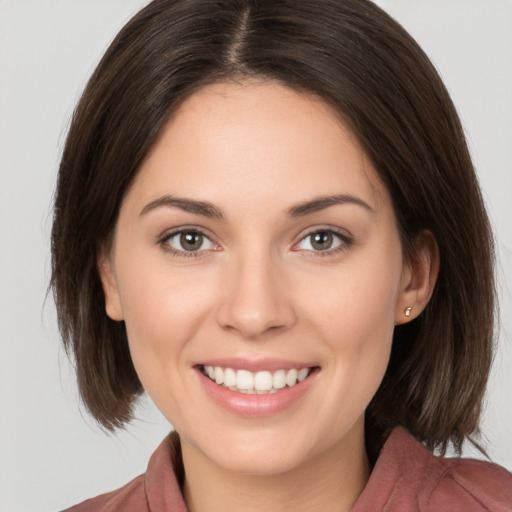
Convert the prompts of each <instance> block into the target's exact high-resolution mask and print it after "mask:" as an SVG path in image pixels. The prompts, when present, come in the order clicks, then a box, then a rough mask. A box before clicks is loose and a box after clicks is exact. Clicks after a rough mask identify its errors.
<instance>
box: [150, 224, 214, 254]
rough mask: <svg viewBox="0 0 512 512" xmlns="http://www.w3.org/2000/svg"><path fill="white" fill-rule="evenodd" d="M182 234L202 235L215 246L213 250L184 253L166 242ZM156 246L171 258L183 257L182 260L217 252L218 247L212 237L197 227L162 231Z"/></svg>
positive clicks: (180, 227) (182, 227)
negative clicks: (170, 255)
mask: <svg viewBox="0 0 512 512" xmlns="http://www.w3.org/2000/svg"><path fill="white" fill-rule="evenodd" d="M183 233H199V234H200V235H202V236H203V237H204V238H205V239H207V240H208V241H209V242H210V243H211V244H213V245H214V246H215V248H213V249H211V248H210V249H200V250H197V251H185V250H181V249H176V248H175V247H173V246H172V245H170V244H168V243H167V242H168V241H169V240H170V239H172V238H174V237H175V236H177V235H181V234H183ZM157 243H158V245H160V246H161V247H162V249H163V250H165V251H166V252H169V253H171V254H172V255H173V256H176V257H184V258H190V257H192V258H198V257H201V256H205V253H207V252H209V251H212V250H213V251H216V250H219V249H218V248H219V245H218V244H217V243H216V242H215V241H214V240H213V237H212V236H211V235H209V234H208V233H207V232H206V230H204V229H202V228H199V227H197V226H193V225H192V226H179V227H176V228H172V229H169V230H166V231H164V232H163V233H162V234H161V235H160V236H159V237H158V239H157Z"/></svg>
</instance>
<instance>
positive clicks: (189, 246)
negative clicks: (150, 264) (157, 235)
mask: <svg viewBox="0 0 512 512" xmlns="http://www.w3.org/2000/svg"><path fill="white" fill-rule="evenodd" d="M160 243H161V244H162V246H169V247H170V248H172V250H173V251H174V252H176V253H177V254H179V253H183V254H185V253H200V252H203V251H208V250H213V249H215V248H216V247H217V246H216V244H214V243H213V242H212V241H211V240H210V239H209V238H208V237H207V236H206V235H204V234H203V233H201V232H200V231H196V230H193V229H191V230H187V231H177V232H174V233H171V234H170V235H168V236H167V237H166V238H165V239H163V240H162V241H161V242H160ZM189 255H190V254H189Z"/></svg>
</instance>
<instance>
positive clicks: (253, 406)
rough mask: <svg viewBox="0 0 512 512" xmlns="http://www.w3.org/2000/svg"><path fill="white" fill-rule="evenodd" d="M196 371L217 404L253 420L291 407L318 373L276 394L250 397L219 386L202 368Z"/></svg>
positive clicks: (315, 372)
mask: <svg viewBox="0 0 512 512" xmlns="http://www.w3.org/2000/svg"><path fill="white" fill-rule="evenodd" d="M196 370H197V373H198V374H199V379H200V381H201V384H202V386H203V388H204V389H205V391H206V393H207V394H208V395H209V396H210V398H211V399H212V400H213V401H214V402H215V403H216V404H218V405H220V406H221V407H222V408H224V409H226V410H227V411H229V412H231V413H233V414H236V415H238V416H246V417H251V418H259V417H265V416H272V415H274V414H278V413H280V412H282V411H284V410H286V409H288V408H289V407H291V406H292V405H293V404H295V403H296V402H298V401H299V400H300V398H302V396H303V395H304V394H305V393H306V391H307V390H308V389H309V387H310V386H311V384H312V383H313V381H314V379H315V377H316V374H317V373H318V370H317V369H316V368H315V369H313V370H312V371H311V373H310V374H309V375H308V377H307V378H306V379H304V380H303V381H302V382H299V383H297V384H295V386H292V387H286V388H283V389H281V390H279V391H277V392H276V393H268V394H266V395H258V394H254V395H249V394H245V393H238V392H236V391H231V390H230V389H226V388H224V387H222V386H219V385H218V384H216V383H215V382H213V381H212V380H211V379H209V378H208V377H206V376H205V375H204V374H203V372H202V371H201V369H200V368H197V369H196Z"/></svg>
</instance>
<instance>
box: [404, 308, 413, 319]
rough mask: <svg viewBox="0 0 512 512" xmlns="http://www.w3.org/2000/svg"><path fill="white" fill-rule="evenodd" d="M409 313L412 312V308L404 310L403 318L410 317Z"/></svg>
mask: <svg viewBox="0 0 512 512" xmlns="http://www.w3.org/2000/svg"><path fill="white" fill-rule="evenodd" d="M411 311H412V307H411V306H409V307H407V308H405V316H406V317H410V316H411Z"/></svg>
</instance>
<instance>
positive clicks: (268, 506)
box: [52, 0, 512, 511]
mask: <svg viewBox="0 0 512 512" xmlns="http://www.w3.org/2000/svg"><path fill="white" fill-rule="evenodd" d="M55 211H56V213H55V219H54V228H53V233H52V251H53V280H52V283H53V287H54V293H55V298H56V303H57V307H58V312H59V322H60V327H61V332H62V335H63V340H64V342H65V344H66V347H67V348H68V349H69V350H70V351H71V352H72V353H73V355H74V357H75V359H76V363H77V375H78V381H79V385H80V390H81V394H82V398H83V400H84V403H85V404H86V405H87V407H88V409H89V410H90V412H91V413H92V415H93V416H94V417H95V418H96V419H97V420H98V421H99V422H100V423H101V424H102V425H103V426H105V427H106V428H109V429H115V428H117V427H121V426H122V425H123V424H124V423H125V422H127V421H129V419H130V418H131V416H132V408H133V404H134V401H135V400H136V398H137V396H139V395H140V394H141V393H142V391H143V390H145V391H146V392H147V393H148V395H149V396H150V397H151V398H152V400H153V401H154V402H155V404H156V405H157V407H158V408H159V409H160V410H161V411H162V413H163V414H164V415H165V416H166V418H167V419H168V420H169V421H170V422H171V424H172V425H173V426H174V427H175V429H176V432H177V433H176V434H172V435H171V436H169V438H168V439H166V440H165V441H164V443H163V444H162V445H161V447H160V448H159V449H158V450H157V452H156V453H155V454H154V456H153V458H152V459H151V461H150V463H149V466H148V471H147V473H146V474H145V475H144V476H141V477H139V478H137V479H136V480H134V481H133V482H131V483H129V484H128V485H127V486H125V487H124V488H122V489H120V490H118V491H114V492H113V493H110V494H108V495H104V496H100V497H98V498H95V499H93V500H91V501H88V502H85V503H84V504H82V505H78V506H77V507H76V508H74V509H73V510H84V511H85V510H123V511H127V510H138V511H139V510H186V509H188V510H191V511H202V510H217V509H218V510H220V509H222V510H226V509H227V510H297V511H300V510H340V511H341V510H393V511H395V510H421V511H426V510H432V511H433V510H435V511H440V510H510V508H511V507H512V477H511V476H510V474H508V473H507V472H506V471H505V470H503V469H501V468H499V467H497V466H494V465H492V464H489V463H483V462H475V461H464V460H450V459H442V458H436V457H434V456H433V455H431V454H430V453H429V451H428V450H427V449H426V448H424V447H423V446H422V445H421V444H420V442H419V441H421V442H423V443H424V445H425V446H426V447H427V448H428V449H429V450H433V449H435V448H438V449H440V450H441V452H444V450H446V448H447V446H448V445H449V444H450V443H451V444H453V445H454V447H455V448H456V449H458V450H460V448H461V446H462V443H463V442H464V440H465V439H471V436H473V435H474V434H475V433H477V432H478V419H479V414H480V409H481V403H482V396H483V393H484V389H485V384H486V381H487V376H488V370H489V365H490V361H491V356H492V350H491V349H492V336H493V312H494V281H493V268H492V251H493V248H492V235H491V233H490V229H489V225H488V220H487V215H486V213H485V209H484V206H483V202H482V199H481V194H480V191H479V188H478V184H477V180H476V177H475V174H474V171H473V168H472V164H471V160H470V157H469V154H468V150H467V147H466V143H465V140H464V136H463V133H462V129H461V127H460V122H459V120H458V117H457V114H456V112H455V110H454V107H453V105H452V103H451V100H450V98H449V96H448V94H447V92H446V90H445V88H444V86H443V84H442V82H441V80H440V79H439V77H438V75H437V73H436V72H435V70H434V69H433V67H432V65H431V64H430V62H429V61H428V59H427V58H426V57H425V55H424V54H423V52H422V51H421V50H420V49H419V48H418V46H417V45H416V43H414V41H413V40H412V39H411V38H410V36H408V35H407V34H406V33H405V32H404V31H403V29H402V28H401V27H400V26H398V25H397V24H396V23H395V22H394V21H393V20H391V19H390V18H389V17H388V16H387V15H386V14H384V13H383V12H382V11H381V10H380V9H379V8H377V7H376V6H375V5H373V4H372V3H370V2H366V1H361V0H349V1H343V2H338V1H327V0H323V1H320V2H318V1H317V2H303V1H302V2H298V1H297V2H275V1H249V0H246V1H236V0H232V1H227V0H226V1H218V2H211V1H206V0H195V1H156V2H153V3H151V4H149V5H148V6H147V7H146V8H145V9H143V10H142V11H141V12H140V13H139V14H137V15H136V16H135V18H134V19H132V20H131V22H130V23H129V24H128V25H127V26H126V27H125V28H124V29H123V30H122V31H121V33H120V34H119V36H118V37H117V38H116V40H115V41H114V42H113V44H112V45H111V47H110V48H109V50H108V51H107V53H106V55H105V57H104V59H103V60H102V62H101V63H100V65H99V66H98V68H97V70H96V72H95V73H94V75H93V77H92V78H91V81H90V82H89V84H88V87H87V89H86V91H85V92H84V95H83V97H82V99H81V101H80V104H79V106H78V108H77V111H76V113H75V117H74V120H73V123H72V126H71V128H70V132H69V135H68V140H67V143H66V147H65V151H64V154H63V158H62V162H61V167H60V173H59V182H58V189H57V196H56V210H55ZM474 240H480V241H481V243H480V244H478V246H476V247H475V246H474Z"/></svg>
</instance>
